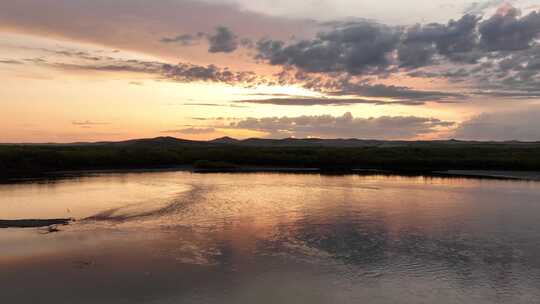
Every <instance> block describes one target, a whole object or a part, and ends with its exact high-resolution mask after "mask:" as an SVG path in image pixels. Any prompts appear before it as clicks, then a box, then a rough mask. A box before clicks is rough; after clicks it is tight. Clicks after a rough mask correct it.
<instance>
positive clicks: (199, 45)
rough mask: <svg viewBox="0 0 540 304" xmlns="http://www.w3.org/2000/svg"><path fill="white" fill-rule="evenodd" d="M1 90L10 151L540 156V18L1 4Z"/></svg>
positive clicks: (323, 7) (389, 10) (523, 13)
mask: <svg viewBox="0 0 540 304" xmlns="http://www.w3.org/2000/svg"><path fill="white" fill-rule="evenodd" d="M0 80H1V83H2V85H1V87H0V142H76V141H101V140H124V139H131V138H142V137H156V136H174V137H179V138H186V139H212V138H217V137H222V136H231V137H235V138H248V137H269V138H286V137H320V138H353V137H355V138H366V139H367V138H370V139H371V138H376V139H407V140H415V139H450V138H456V139H474V140H524V141H531V140H540V5H539V2H538V0H514V1H502V0H476V1H471V0H432V1H424V0H408V1H395V0H303V1H300V0H287V1H285V0H272V1H270V0H258V1H255V0H198V1H195V0H193V1H187V0H153V1H143V0H68V1H66V0H17V1H1V2H0Z"/></svg>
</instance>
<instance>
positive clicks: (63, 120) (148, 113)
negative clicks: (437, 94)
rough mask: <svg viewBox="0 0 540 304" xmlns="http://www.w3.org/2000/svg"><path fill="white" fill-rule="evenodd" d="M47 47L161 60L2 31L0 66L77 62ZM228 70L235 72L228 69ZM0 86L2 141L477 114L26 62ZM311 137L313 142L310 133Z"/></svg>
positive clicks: (246, 133) (404, 81) (9, 69)
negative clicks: (303, 101)
mask: <svg viewBox="0 0 540 304" xmlns="http://www.w3.org/2000/svg"><path fill="white" fill-rule="evenodd" d="M47 49H62V50H73V51H87V52H90V53H92V52H96V53H100V52H101V53H103V54H104V55H105V56H110V57H113V58H119V59H124V60H129V59H136V60H149V61H152V60H155V61H159V60H160V58H158V57H155V56H151V55H148V54H140V53H136V52H130V51H125V50H114V49H104V48H103V47H100V46H97V45H93V44H85V43H76V42H72V41H66V40H58V39H47V38H41V37H36V36H28V35H21V34H12V33H0V60H1V59H5V58H16V59H18V60H21V61H24V60H25V59H29V58H45V59H59V58H60V59H64V60H69V61H71V62H76V60H77V59H76V58H67V59H66V58H63V57H62V56H61V55H58V54H54V53H52V54H51V53H50V52H49V51H47ZM209 56H210V55H209ZM264 69H266V71H268V72H271V71H273V70H275V67H268V66H264V65H263V66H262V67H259V70H264ZM231 70H234V67H232V68H231ZM0 81H2V83H3V89H2V90H0V109H1V112H0V128H1V129H2V132H0V142H44V141H45V142H49V141H55V142H73V141H99V140H122V139H129V138H138V137H154V136H165V135H170V136H176V137H183V138H189V139H211V138H215V137H220V136H224V135H228V136H232V137H238V138H246V137H257V136H264V135H265V134H264V133H261V132H257V131H253V130H237V129H228V128H226V125H221V127H220V125H208V124H207V123H205V122H200V121H194V119H193V118H194V117H195V118H196V117H203V118H212V117H233V118H240V119H241V118H247V117H255V118H261V117H269V116H271V117H274V116H275V117H282V116H288V117H295V116H302V115H314V116H315V115H323V114H324V115H326V114H328V115H333V116H341V115H343V114H344V113H345V112H351V113H352V114H353V116H354V117H364V118H368V117H380V116H423V117H437V118H439V119H442V120H451V121H458V122H459V121H462V120H463V119H464V118H465V117H470V116H471V115H472V114H471V113H473V114H474V113H476V112H478V111H479V110H478V109H476V110H475V109H474V108H467V110H466V111H464V110H463V107H460V108H458V107H456V106H455V105H453V104H428V105H427V106H422V107H417V106H405V105H371V104H357V105H347V106H321V105H317V106H276V105H264V104H255V103H239V102H235V101H239V100H245V99H259V98H261V99H264V98H269V96H274V95H276V96H279V95H280V94H282V95H290V96H303V97H315V98H321V97H324V95H323V94H320V93H317V92H313V91H310V90H307V89H305V88H301V87H299V86H259V87H256V88H245V87H240V86H231V85H226V84H218V83H178V82H173V81H170V80H163V79H159V77H158V76H156V75H147V74H142V73H128V72H103V71H87V70H65V69H57V68H54V67H50V66H47V65H39V64H37V65H36V64H29V63H27V62H24V63H23V64H1V69H0ZM380 82H381V83H383V82H384V83H386V84H394V85H397V86H412V87H416V88H421V89H430V88H434V87H435V85H434V83H432V82H428V81H420V80H418V79H412V78H410V77H404V76H399V77H398V76H395V77H394V78H390V79H388V80H383V81H380ZM372 99H373V98H372ZM381 100H384V99H381ZM387 100H389V99H387ZM475 111H476V112H475ZM210 127H213V128H215V130H214V131H213V132H208V133H204V134H183V133H165V132H164V131H171V130H182V129H186V128H210ZM313 136H315V137H316V134H314V135H313ZM432 136H437V134H432Z"/></svg>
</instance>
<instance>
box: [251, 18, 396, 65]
mask: <svg viewBox="0 0 540 304" xmlns="http://www.w3.org/2000/svg"><path fill="white" fill-rule="evenodd" d="M399 36H400V33H399V31H398V30H397V29H395V28H392V27H388V26H384V25H380V24H377V23H372V22H367V21H366V22H357V23H354V24H353V25H351V26H348V27H344V28H341V27H339V28H336V29H334V30H332V31H330V32H324V33H319V34H318V35H317V37H316V38H315V39H313V40H302V41H299V42H295V43H292V44H289V45H285V43H284V42H283V41H276V40H268V39H266V40H260V41H259V42H258V43H257V50H258V55H257V58H258V59H261V60H265V61H267V62H269V63H270V64H272V65H283V66H294V67H297V68H299V69H301V70H303V71H307V72H322V73H328V72H343V71H346V72H347V73H349V74H353V75H355V74H360V73H364V72H367V71H368V70H383V69H385V68H386V67H388V66H389V65H390V60H389V58H388V56H389V55H390V53H391V52H392V51H393V50H394V49H395V48H396V47H397V45H398V42H399Z"/></svg>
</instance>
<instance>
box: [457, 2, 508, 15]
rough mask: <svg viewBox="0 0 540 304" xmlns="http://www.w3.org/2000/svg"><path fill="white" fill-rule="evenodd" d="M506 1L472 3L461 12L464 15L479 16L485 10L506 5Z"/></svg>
mask: <svg viewBox="0 0 540 304" xmlns="http://www.w3.org/2000/svg"><path fill="white" fill-rule="evenodd" d="M507 1H508V0H488V1H483V2H473V3H471V4H469V5H468V6H467V7H466V8H465V9H464V10H463V12H464V13H465V14H473V15H479V14H482V13H484V12H485V11H486V10H488V9H490V8H494V7H499V6H500V5H502V4H504V3H506V2H507Z"/></svg>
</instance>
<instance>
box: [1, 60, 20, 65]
mask: <svg viewBox="0 0 540 304" xmlns="http://www.w3.org/2000/svg"><path fill="white" fill-rule="evenodd" d="M0 64H23V62H21V61H19V60H14V59H5V60H4V59H0Z"/></svg>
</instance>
